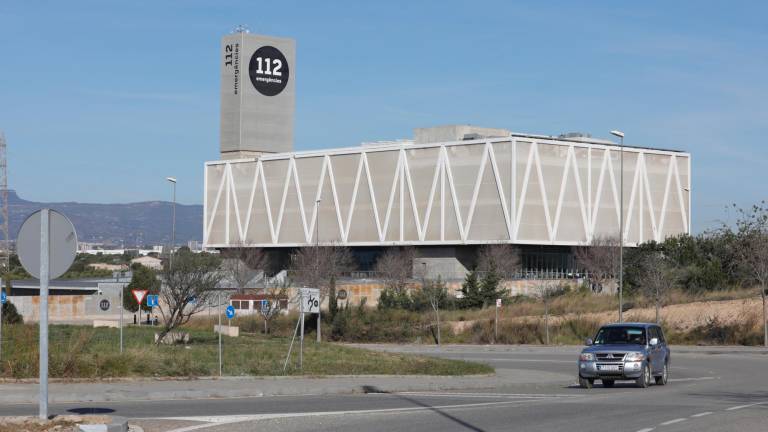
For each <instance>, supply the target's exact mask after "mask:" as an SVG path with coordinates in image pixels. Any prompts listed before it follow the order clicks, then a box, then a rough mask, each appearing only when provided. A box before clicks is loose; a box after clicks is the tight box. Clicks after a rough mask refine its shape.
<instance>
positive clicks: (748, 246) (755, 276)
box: [724, 201, 768, 347]
mask: <svg viewBox="0 0 768 432" xmlns="http://www.w3.org/2000/svg"><path fill="white" fill-rule="evenodd" d="M734 207H735V206H734ZM737 211H738V217H737V220H736V233H735V234H736V241H735V242H734V247H735V256H736V259H737V266H738V270H739V274H740V275H741V279H742V281H743V282H744V283H750V284H756V285H757V287H758V289H759V290H760V298H761V300H762V302H763V344H764V345H765V346H766V347H768V310H767V309H766V295H767V294H768V293H766V289H768V207H766V203H765V202H764V201H763V202H761V203H760V204H759V205H754V206H752V208H751V209H749V210H745V209H738V208H737ZM724 230H726V231H729V230H730V228H729V227H724Z"/></svg>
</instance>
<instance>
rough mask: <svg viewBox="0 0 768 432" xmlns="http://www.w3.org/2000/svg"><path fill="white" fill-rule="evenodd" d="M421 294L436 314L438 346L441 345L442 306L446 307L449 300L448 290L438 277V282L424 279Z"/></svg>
mask: <svg viewBox="0 0 768 432" xmlns="http://www.w3.org/2000/svg"><path fill="white" fill-rule="evenodd" d="M421 292H422V294H423V295H424V297H425V298H426V299H427V301H428V302H429V305H430V306H431V307H432V310H433V311H434V312H435V319H436V321H437V327H436V328H437V344H438V345H440V340H441V339H440V306H441V305H444V304H445V302H446V300H447V299H448V290H447V289H446V288H445V284H444V283H443V281H442V280H441V279H440V278H439V277H438V278H437V280H427V279H424V283H423V284H422V287H421Z"/></svg>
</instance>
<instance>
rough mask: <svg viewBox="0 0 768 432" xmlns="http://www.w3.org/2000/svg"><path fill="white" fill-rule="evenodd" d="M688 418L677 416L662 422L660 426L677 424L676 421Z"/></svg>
mask: <svg viewBox="0 0 768 432" xmlns="http://www.w3.org/2000/svg"><path fill="white" fill-rule="evenodd" d="M686 420H688V419H686V418H682V417H681V418H676V419H674V420H670V421H665V422H664V423H661V424H660V426H669V425H671V424H675V423H680V422H684V421H686Z"/></svg>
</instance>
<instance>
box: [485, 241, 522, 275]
mask: <svg viewBox="0 0 768 432" xmlns="http://www.w3.org/2000/svg"><path fill="white" fill-rule="evenodd" d="M519 269H520V251H519V250H518V248H517V247H515V246H513V245H511V244H508V243H493V244H487V245H483V246H481V247H480V248H479V249H478V250H477V270H478V271H479V272H489V271H496V272H498V273H499V274H500V275H501V276H502V277H506V278H509V277H510V276H511V275H512V274H514V273H515V272H516V271H517V270H519Z"/></svg>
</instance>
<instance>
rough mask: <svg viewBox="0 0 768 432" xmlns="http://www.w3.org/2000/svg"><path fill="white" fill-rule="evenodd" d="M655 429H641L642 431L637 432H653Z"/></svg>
mask: <svg viewBox="0 0 768 432" xmlns="http://www.w3.org/2000/svg"><path fill="white" fill-rule="evenodd" d="M653 429H654V428H645V429H640V430H639V431H637V432H651V431H652V430H653Z"/></svg>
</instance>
